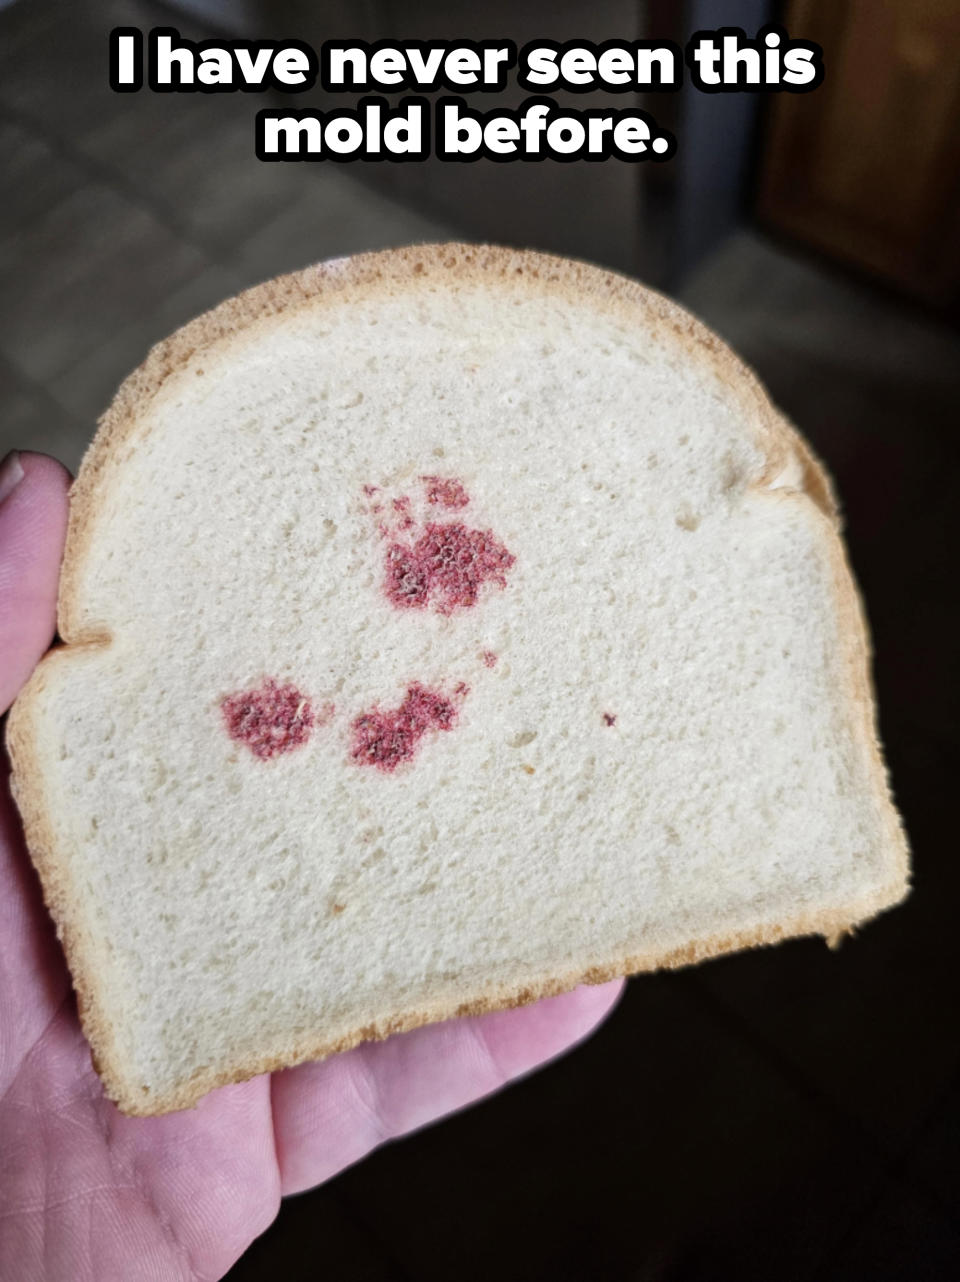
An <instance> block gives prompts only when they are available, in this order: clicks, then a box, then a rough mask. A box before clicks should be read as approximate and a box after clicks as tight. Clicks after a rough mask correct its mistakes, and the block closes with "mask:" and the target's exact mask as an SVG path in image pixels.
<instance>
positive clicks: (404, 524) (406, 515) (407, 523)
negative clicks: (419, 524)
mask: <svg viewBox="0 0 960 1282" xmlns="http://www.w3.org/2000/svg"><path fill="white" fill-rule="evenodd" d="M393 510H394V512H396V513H397V516H398V518H399V520H398V522H397V524H398V528H399V529H401V530H410V529H412V528H413V517H412V516H411V515H410V500H409V499H408V498H406V497H403V498H399V499H394V500H393Z"/></svg>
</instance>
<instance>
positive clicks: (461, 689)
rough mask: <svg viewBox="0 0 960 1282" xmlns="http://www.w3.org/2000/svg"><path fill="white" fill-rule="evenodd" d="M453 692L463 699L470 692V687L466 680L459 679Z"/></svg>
mask: <svg viewBox="0 0 960 1282" xmlns="http://www.w3.org/2000/svg"><path fill="white" fill-rule="evenodd" d="M453 693H454V694H457V695H459V696H460V698H461V699H465V698H466V697H467V695H468V694H469V693H470V687H469V686H468V685H467V683H466V681H458V682H457V684H456V685H455V686H454V688H453Z"/></svg>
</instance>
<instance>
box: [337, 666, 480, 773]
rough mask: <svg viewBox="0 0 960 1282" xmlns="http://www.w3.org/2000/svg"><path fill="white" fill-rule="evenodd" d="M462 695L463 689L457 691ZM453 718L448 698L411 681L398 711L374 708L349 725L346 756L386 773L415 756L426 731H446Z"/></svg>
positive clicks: (452, 709)
mask: <svg viewBox="0 0 960 1282" xmlns="http://www.w3.org/2000/svg"><path fill="white" fill-rule="evenodd" d="M457 691H458V693H463V694H465V693H466V687H465V686H464V687H463V690H462V692H461V690H460V687H459V686H458V687H457ZM456 718H457V708H456V705H455V704H454V702H453V700H452V699H449V698H447V696H446V695H443V694H440V693H439V692H438V691H436V690H428V689H427V688H426V687H425V686H422V685H420V683H419V682H417V681H414V682H413V683H412V684H411V685H409V686H408V687H407V693H406V697H405V698H404V700H403V703H401V705H400V707H399V708H393V709H389V710H387V711H383V710H382V709H380V708H374V709H373V710H372V711H371V712H364V713H361V714H360V716H359V717H357V718H356V720H355V721H354V723H353V747H352V749H351V752H350V755H351V757H352V759H353V760H354V761H355V762H357V764H358V765H362V766H376V767H377V769H378V770H383V771H385V772H387V773H388V774H389V773H391V772H392V771H394V770H396V768H397V766H399V765H400V764H401V762H404V761H411V760H412V759H413V757H414V756H415V755H416V752H417V747H418V745H419V743H420V740H421V739H422V738H423V736H424V735H425V734H427V732H428V731H430V730H450V729H451V728H452V726H453V724H454V722H455V721H456Z"/></svg>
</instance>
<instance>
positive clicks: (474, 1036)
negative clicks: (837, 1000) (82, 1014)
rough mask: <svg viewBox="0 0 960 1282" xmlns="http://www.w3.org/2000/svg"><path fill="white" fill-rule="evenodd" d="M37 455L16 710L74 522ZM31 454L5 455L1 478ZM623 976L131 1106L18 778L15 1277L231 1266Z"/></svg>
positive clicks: (10, 1136) (23, 508) (1, 622)
mask: <svg viewBox="0 0 960 1282" xmlns="http://www.w3.org/2000/svg"><path fill="white" fill-rule="evenodd" d="M21 464H22V472H23V475H22V477H21V478H20V479H19V483H18V484H16V485H15V488H13V489H12V491H11V492H10V493H9V494H8V496H7V497H6V499H5V500H4V501H3V502H2V505H0V655H2V666H0V711H3V710H5V709H6V708H7V707H8V706H9V704H10V703H11V702H12V700H13V698H14V696H15V695H16V693H17V691H18V690H19V688H20V687H21V686H22V684H23V682H24V681H25V680H26V678H27V677H28V676H29V674H30V672H31V670H32V669H33V667H34V665H35V664H36V663H37V661H38V660H39V658H40V657H41V655H42V654H43V652H44V650H45V649H46V648H47V646H48V645H49V643H50V640H51V638H52V636H53V632H54V626H55V598H56V583H57V574H58V567H59V563H60V555H61V551H62V547H63V537H64V529H65V524H66V507H67V500H66V491H67V484H68V477H67V474H66V473H65V472H64V470H63V469H62V468H61V467H60V465H59V464H57V463H55V462H54V461H53V460H51V459H47V458H44V457H42V456H40V455H23V456H21ZM19 468H20V464H17V462H16V461H15V460H14V461H12V462H10V463H8V464H7V465H5V467H4V469H3V472H2V474H0V488H7V489H9V486H10V484H11V483H12V482H14V481H16V480H17V479H18V469H19ZM4 480H5V481H6V485H5V486H4V485H3V484H2V482H3V481H4ZM4 773H6V772H4ZM618 992H619V984H607V985H604V986H602V987H598V988H581V989H578V990H576V991H575V992H573V993H568V994H565V995H564V996H561V997H554V998H551V999H549V1000H547V1001H542V1002H540V1003H538V1004H537V1005H535V1006H529V1007H526V1008H525V1009H522V1010H516V1011H505V1012H502V1013H498V1014H494V1015H486V1016H483V1017H481V1018H477V1019H461V1020H455V1021H452V1022H450V1023H447V1024H439V1025H435V1026H434V1027H432V1028H425V1029H420V1030H418V1031H416V1032H413V1033H407V1034H405V1035H403V1036H399V1037H393V1038H391V1039H390V1040H388V1041H386V1042H382V1043H377V1044H371V1045H367V1046H361V1047H359V1048H357V1049H356V1050H354V1051H350V1052H348V1053H346V1054H343V1055H339V1056H334V1057H333V1058H332V1059H330V1060H327V1061H325V1062H324V1063H318V1064H304V1065H301V1066H300V1067H299V1068H295V1069H290V1070H287V1071H286V1072H283V1073H277V1074H274V1075H273V1076H272V1077H270V1076H262V1077H257V1078H254V1079H253V1080H252V1081H249V1082H245V1083H243V1084H241V1085H237V1086H227V1087H224V1088H222V1089H221V1090H218V1091H214V1092H213V1093H212V1094H210V1095H208V1096H207V1097H206V1098H205V1099H204V1100H202V1101H201V1103H200V1104H199V1105H198V1107H197V1108H196V1109H193V1110H190V1111H187V1112H182V1113H174V1114H170V1115H168V1116H165V1117H157V1118H129V1117H124V1116H122V1115H121V1114H120V1113H119V1112H118V1111H117V1109H116V1108H115V1106H114V1105H113V1104H111V1103H110V1102H109V1101H108V1100H107V1099H106V1098H105V1097H104V1095H103V1091H102V1088H101V1085H100V1082H99V1079H98V1078H97V1076H96V1074H95V1073H94V1071H93V1067H92V1065H91V1061H90V1051H89V1048H88V1046H87V1043H86V1041H85V1040H84V1037H83V1035H82V1033H81V1031H80V1026H79V1023H78V1020H77V1012H76V1005H75V1001H74V998H73V994H72V991H71V987H70V981H69V977H68V975H67V971H66V968H65V965H64V960H63V955H62V953H61V950H60V946H59V944H58V942H57V939H56V935H55V933H54V929H53V926H52V923H51V921H50V919H49V917H48V916H47V913H46V910H45V908H44V906H43V901H42V898H41V895H40V889H39V885H38V883H37V880H36V877H35V874H34V872H33V869H32V867H31V866H30V863H29V860H28V858H27V854H26V851H25V849H24V845H23V837H22V834H21V831H20V826H19V820H18V818H17V814H16V810H15V808H14V806H13V803H12V802H11V800H10V797H9V790H8V788H7V787H6V782H5V779H4V783H3V785H2V793H0V1153H2V1154H3V1162H2V1167H0V1278H4V1279H6V1278H11V1279H12V1278H16V1279H18V1282H31V1280H32V1279H41V1278H42V1279H47V1280H52V1282H58V1280H59V1279H69V1280H70V1282H88V1280H89V1282H113V1280H114V1279H117V1282H121V1280H122V1282H141V1280H146V1279H157V1280H158V1282H159V1280H160V1279H162V1280H163V1282H174V1279H191V1280H192V1279H201V1278H202V1279H215V1278H220V1277H222V1275H223V1274H224V1273H225V1272H226V1271H227V1269H228V1268H229V1267H230V1265H231V1264H232V1263H233V1261H234V1260H235V1259H236V1258H237V1257H238V1256H239V1255H240V1254H241V1253H242V1252H243V1251H244V1249H245V1248H246V1247H247V1246H248V1245H249V1243H250V1242H251V1241H252V1240H253V1239H254V1237H256V1236H257V1234H258V1233H261V1232H262V1231H263V1230H264V1229H265V1228H266V1227H267V1225H268V1224H269V1223H270V1221H271V1220H272V1219H273V1217H274V1216H275V1215H276V1212H277V1208H278V1206H279V1200H280V1197H281V1196H282V1195H283V1194H285V1193H294V1192H298V1191H300V1190H302V1189H305V1188H309V1187H310V1186H311V1185H313V1184H317V1183H319V1182H320V1181H322V1180H324V1179H327V1178H329V1177H330V1176H332V1175H334V1174H335V1173H336V1172H337V1171H339V1170H341V1169H342V1168H343V1167H345V1166H347V1165H349V1164H350V1163H351V1162H354V1161H356V1160H357V1159H358V1158H360V1157H362V1156H363V1155H364V1154H365V1153H367V1152H369V1151H370V1150H371V1149H372V1148H374V1147H375V1146H376V1145H378V1144H380V1143H382V1142H383V1141H384V1140H387V1139H389V1138H390V1137H392V1136H396V1135H400V1134H403V1133H404V1132H406V1131H410V1130H412V1129H414V1128H415V1127H418V1126H422V1125H423V1124H424V1123H426V1122H429V1121H432V1120H433V1119H435V1118H437V1117H439V1116H441V1115H443V1114H444V1113H448V1112H450V1111H451V1110H453V1109H456V1108H459V1107H461V1106H462V1105H464V1104H467V1103H469V1102H470V1101H471V1100H474V1099H477V1098H478V1097H480V1096H482V1095H484V1094H487V1093H488V1092H490V1091H492V1090H494V1089H496V1088H497V1087H499V1086H501V1085H503V1084H504V1083H505V1082H507V1081H508V1080H510V1079H511V1078H513V1077H516V1076H517V1075H519V1074H521V1073H523V1072H525V1071H527V1070H529V1069H531V1068H533V1067H534V1066H535V1065H537V1064H539V1063H541V1062H543V1061H544V1060H546V1059H548V1058H550V1057H551V1056H553V1055H555V1054H557V1053H558V1052H560V1051H561V1050H563V1049H565V1048H566V1047H568V1046H569V1045H571V1044H572V1043H573V1042H575V1041H576V1040H578V1039H579V1038H580V1037H582V1036H584V1035H585V1034H586V1033H587V1032H588V1031H589V1030H590V1029H591V1028H592V1027H593V1026H594V1025H595V1024H596V1023H597V1022H598V1021H599V1020H600V1019H601V1018H602V1017H603V1015H604V1014H605V1013H606V1012H607V1011H608V1010H609V1008H610V1007H611V1005H612V1004H613V1002H614V1001H615V1000H616V996H617V994H618Z"/></svg>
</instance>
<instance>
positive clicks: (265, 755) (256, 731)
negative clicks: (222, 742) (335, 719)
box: [220, 677, 316, 761]
mask: <svg viewBox="0 0 960 1282" xmlns="http://www.w3.org/2000/svg"><path fill="white" fill-rule="evenodd" d="M220 710H221V712H222V713H223V720H224V723H225V725H226V727H227V733H228V734H229V735H230V738H231V739H235V740H236V741H237V742H238V743H243V744H246V746H247V747H248V748H249V749H250V751H251V752H252V753H253V755H254V756H255V757H259V758H260V760H261V761H268V760H269V759H270V758H271V757H277V756H279V755H280V754H281V753H284V752H291V751H292V750H293V749H294V748H300V747H302V746H303V744H305V743H306V742H307V740H308V739H309V738H310V731H311V730H312V729H313V726H314V722H315V720H316V718H315V716H314V712H313V708H312V706H311V703H310V700H309V699H308V698H307V697H306V695H304V694H302V693H301V692H300V691H299V690H298V689H297V687H296V686H294V685H290V684H284V685H281V684H280V683H279V682H277V681H274V679H273V678H272V677H267V678H266V679H265V680H264V681H263V682H262V683H261V684H260V685H259V686H257V688H256V689H254V690H244V691H241V692H239V693H238V694H231V695H227V697H226V698H225V699H223V700H222V701H221V704H220Z"/></svg>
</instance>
